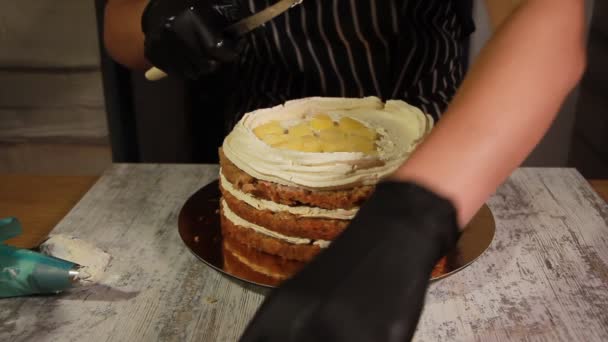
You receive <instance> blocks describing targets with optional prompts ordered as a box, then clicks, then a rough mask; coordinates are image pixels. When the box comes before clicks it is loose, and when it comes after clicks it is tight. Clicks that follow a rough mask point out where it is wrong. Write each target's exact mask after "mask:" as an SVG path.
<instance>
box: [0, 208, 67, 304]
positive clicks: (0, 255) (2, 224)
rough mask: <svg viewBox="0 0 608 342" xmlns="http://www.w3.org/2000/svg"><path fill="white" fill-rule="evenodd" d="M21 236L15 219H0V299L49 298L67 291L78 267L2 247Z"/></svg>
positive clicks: (57, 259) (33, 253)
mask: <svg viewBox="0 0 608 342" xmlns="http://www.w3.org/2000/svg"><path fill="white" fill-rule="evenodd" d="M21 232H22V229H21V224H20V223H19V220H17V219H16V218H14V217H8V218H3V219H0V298H6V297H17V296H26V295H33V294H52V293H59V292H61V291H63V290H66V289H69V288H71V287H72V286H73V285H74V282H75V280H76V278H77V276H78V268H79V265H77V264H75V263H73V262H69V261H66V260H63V259H59V258H55V257H51V256H48V255H44V254H41V253H36V252H34V251H30V250H28V249H20V248H15V247H12V246H7V245H5V244H4V243H3V242H4V241H6V240H8V239H10V238H13V237H16V236H19V235H20V234H21Z"/></svg>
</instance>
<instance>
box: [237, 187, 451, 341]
mask: <svg viewBox="0 0 608 342" xmlns="http://www.w3.org/2000/svg"><path fill="white" fill-rule="evenodd" d="M458 237H459V229H458V226H457V221H456V211H455V209H454V207H453V205H452V204H451V203H450V202H449V201H447V200H445V199H442V198H440V197H439V196H437V195H435V194H434V193H432V192H430V191H428V190H426V189H424V188H422V187H420V186H417V185H415V184H412V183H401V182H384V183H380V184H379V185H378V186H377V188H376V191H375V192H374V194H373V195H372V196H371V198H370V199H369V200H368V201H367V202H366V203H365V204H364V205H363V206H362V208H361V209H360V211H359V213H358V214H357V216H356V217H355V218H354V219H353V221H352V223H351V224H350V226H349V227H348V229H346V230H345V232H344V233H342V235H341V236H340V237H338V239H336V241H334V242H333V243H332V245H331V246H330V247H329V248H328V249H327V250H326V251H325V252H323V253H321V254H320V255H319V256H318V257H317V258H316V259H315V260H313V261H312V262H311V263H310V264H309V265H308V266H307V267H305V268H304V269H303V270H302V271H301V272H300V273H298V274H297V275H296V276H294V277H293V278H292V279H290V280H288V281H286V282H285V283H284V284H283V285H282V286H281V287H280V288H278V289H277V290H275V291H274V292H273V293H271V295H270V296H269V297H268V298H267V300H266V301H265V302H264V303H263V305H262V306H261V308H260V309H259V311H258V312H257V313H256V315H255V317H254V318H253V320H252V321H251V323H250V324H249V326H248V327H247V329H246V331H245V333H244V334H243V336H242V341H243V342H261V341H265V342H274V341H276V342H279V341H280V342H291V341H349V342H352V341H399V342H401V341H406V340H409V339H411V337H412V336H413V334H414V331H415V328H416V325H417V323H418V318H419V316H420V313H421V310H422V306H423V303H424V295H425V291H426V288H427V285H428V282H429V279H430V276H431V271H432V269H433V266H434V265H435V263H436V262H437V261H438V260H439V259H440V257H441V256H443V255H445V254H446V253H447V252H448V251H449V250H450V249H452V248H454V247H455V245H456V242H457V240H458Z"/></svg>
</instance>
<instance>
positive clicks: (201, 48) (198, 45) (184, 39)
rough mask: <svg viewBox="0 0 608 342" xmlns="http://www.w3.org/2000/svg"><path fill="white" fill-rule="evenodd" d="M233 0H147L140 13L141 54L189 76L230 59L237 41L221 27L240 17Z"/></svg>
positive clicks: (169, 70) (236, 50) (173, 72)
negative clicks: (142, 44)
mask: <svg viewBox="0 0 608 342" xmlns="http://www.w3.org/2000/svg"><path fill="white" fill-rule="evenodd" d="M241 12H242V11H241V9H240V8H239V7H237V5H236V2H235V1H228V0H215V1H211V0H151V1H150V3H149V4H148V6H146V8H145V10H144V13H143V15H142V30H143V32H144V35H145V41H144V54H145V56H146V58H147V59H148V61H150V63H152V64H153V65H154V66H156V67H157V68H159V69H161V70H163V71H164V72H166V73H168V74H171V75H178V76H182V77H185V78H189V79H198V78H199V77H200V76H202V75H205V74H209V73H212V72H214V71H215V70H217V69H218V68H219V66H220V65H221V64H222V63H229V62H233V61H234V60H236V59H237V57H238V55H239V50H240V46H241V45H242V44H241V42H240V41H239V40H238V38H236V37H229V36H227V35H226V34H225V33H224V30H225V29H226V28H227V27H228V26H229V25H230V24H231V23H232V22H235V21H236V20H238V19H240V17H241V16H245V15H244V13H241Z"/></svg>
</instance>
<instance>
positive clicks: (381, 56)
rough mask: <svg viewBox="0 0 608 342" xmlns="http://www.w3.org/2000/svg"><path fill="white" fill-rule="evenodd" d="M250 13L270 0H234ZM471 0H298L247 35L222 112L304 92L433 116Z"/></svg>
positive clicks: (457, 56) (449, 80)
mask: <svg viewBox="0 0 608 342" xmlns="http://www.w3.org/2000/svg"><path fill="white" fill-rule="evenodd" d="M239 1H242V3H241V6H245V8H247V9H248V11H249V12H251V13H254V12H257V11H259V10H261V9H263V8H265V7H267V6H268V5H271V4H272V3H273V2H274V0H239ZM472 28H473V25H472V20H471V13H470V1H459V0H304V2H303V3H302V4H301V5H300V6H297V7H294V8H292V9H291V10H289V11H287V12H286V13H285V14H282V15H281V16H279V17H277V18H275V19H274V20H273V21H271V22H269V23H267V24H266V25H265V26H263V27H261V28H259V29H257V30H255V31H254V32H253V33H252V34H250V35H249V36H248V37H247V44H246V47H245V49H244V52H243V55H242V58H241V60H240V62H239V64H238V66H237V69H238V82H237V86H236V89H234V93H233V95H234V96H235V99H234V102H233V103H236V104H238V108H236V109H235V110H234V112H235V115H234V117H232V118H229V122H230V124H234V123H235V122H236V120H238V119H239V118H240V116H241V115H242V114H243V113H245V112H248V111H251V110H253V109H256V108H262V107H268V106H273V105H276V104H279V103H283V102H285V101H287V100H290V99H295V98H302V97H308V96H338V97H362V96H371V95H374V96H378V97H380V98H382V99H384V100H387V99H403V100H405V101H407V102H409V103H411V104H413V105H416V106H419V107H421V108H422V109H423V110H424V111H425V112H427V113H429V114H431V115H433V116H434V117H435V118H436V119H437V118H439V117H440V116H441V113H442V111H444V110H445V108H446V106H447V104H448V102H449V101H450V99H451V98H452V96H453V95H454V93H455V91H456V88H457V87H458V85H459V83H460V82H461V80H462V78H463V73H464V70H463V69H464V65H465V63H466V61H465V58H463V56H464V52H465V51H464V47H465V46H466V40H467V39H468V38H467V37H468V35H469V34H470V32H471V31H472Z"/></svg>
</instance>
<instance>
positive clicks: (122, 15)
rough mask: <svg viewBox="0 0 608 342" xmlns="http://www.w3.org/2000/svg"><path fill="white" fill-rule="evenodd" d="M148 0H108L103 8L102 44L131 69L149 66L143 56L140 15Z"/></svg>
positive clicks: (117, 59)
mask: <svg viewBox="0 0 608 342" xmlns="http://www.w3.org/2000/svg"><path fill="white" fill-rule="evenodd" d="M147 4H148V0H109V1H108V3H107V5H106V10H105V20H104V32H103V36H104V45H105V47H106V50H107V51H108V53H109V54H110V56H111V57H112V58H113V59H114V60H116V61H117V62H118V63H120V64H123V65H125V66H126V67H129V68H132V69H144V68H147V67H149V64H148V62H147V61H146V59H145V57H144V34H143V32H142V30H141V15H142V13H143V11H144V8H145V7H146V5H147Z"/></svg>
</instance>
